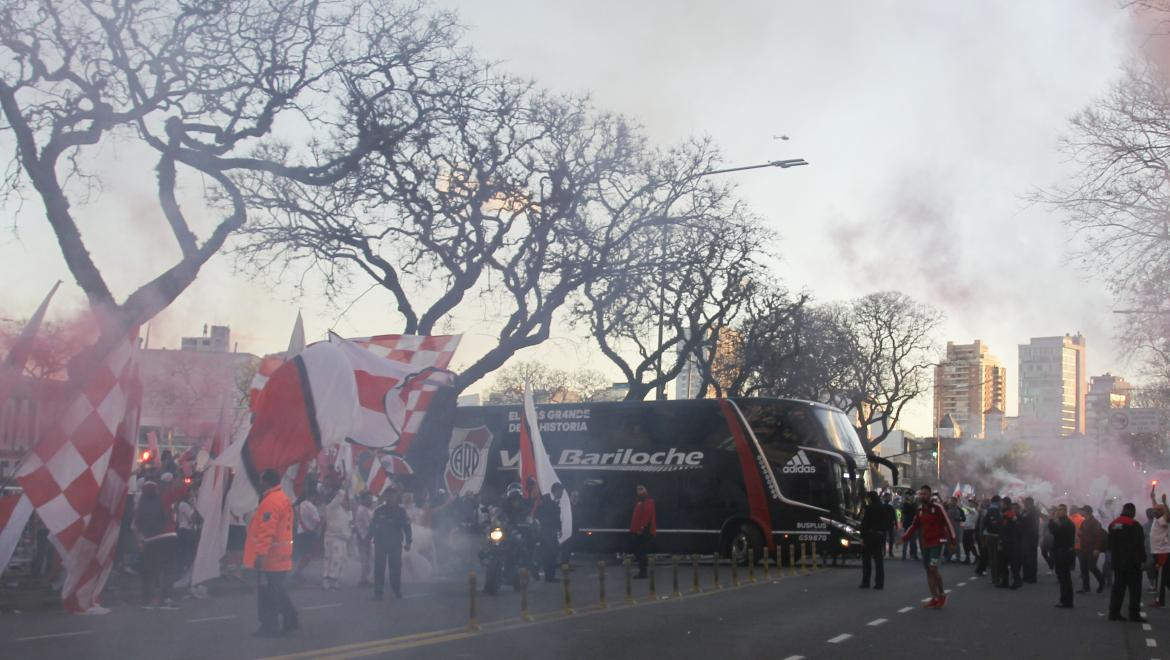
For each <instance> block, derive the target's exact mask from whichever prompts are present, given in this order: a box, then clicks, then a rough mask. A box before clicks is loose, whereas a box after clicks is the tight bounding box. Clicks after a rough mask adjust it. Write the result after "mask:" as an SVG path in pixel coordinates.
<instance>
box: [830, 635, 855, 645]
mask: <svg viewBox="0 0 1170 660" xmlns="http://www.w3.org/2000/svg"><path fill="white" fill-rule="evenodd" d="M850 637H853V635H850V634H849V633H841V634H840V635H837V636H836V637H834V638H833V639H830V640H829V643H830V644H840V643H841V642H843V641H845V640H847V639H849V638H850Z"/></svg>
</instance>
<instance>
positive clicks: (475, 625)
mask: <svg viewBox="0 0 1170 660" xmlns="http://www.w3.org/2000/svg"><path fill="white" fill-rule="evenodd" d="M467 590H468V596H469V597H470V599H471V613H470V616H468V618H467V629H468V630H470V631H472V632H476V631H478V630H479V621H477V620H476V617H475V571H472V572H470V573H468V574H467Z"/></svg>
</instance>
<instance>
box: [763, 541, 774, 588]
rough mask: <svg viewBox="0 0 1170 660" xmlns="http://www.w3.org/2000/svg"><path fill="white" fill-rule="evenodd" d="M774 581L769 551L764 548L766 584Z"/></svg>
mask: <svg viewBox="0 0 1170 660" xmlns="http://www.w3.org/2000/svg"><path fill="white" fill-rule="evenodd" d="M771 581H772V571H771V569H769V568H768V549H767V548H764V582H771Z"/></svg>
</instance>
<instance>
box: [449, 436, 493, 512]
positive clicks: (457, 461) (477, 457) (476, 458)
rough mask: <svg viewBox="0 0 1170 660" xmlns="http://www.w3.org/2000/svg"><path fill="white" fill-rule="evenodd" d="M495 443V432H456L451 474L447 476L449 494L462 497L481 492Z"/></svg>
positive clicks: (450, 458) (452, 450)
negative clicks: (491, 449)
mask: <svg viewBox="0 0 1170 660" xmlns="http://www.w3.org/2000/svg"><path fill="white" fill-rule="evenodd" d="M491 442H492V432H491V431H489V430H488V428H487V427H486V426H477V427H475V428H471V429H461V428H456V429H455V430H454V432H453V433H452V434H451V445H450V448H449V449H450V451H449V454H448V458H447V470H446V473H445V474H444V475H443V479H444V480H445V481H446V482H447V492H448V493H450V494H452V495H455V496H460V495H466V494H470V493H478V492H479V489H480V488H481V487H482V486H483V477H484V474H486V473H487V463H488V455H487V452H488V447H489V446H490V445H491Z"/></svg>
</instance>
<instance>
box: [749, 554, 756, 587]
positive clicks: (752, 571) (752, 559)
mask: <svg viewBox="0 0 1170 660" xmlns="http://www.w3.org/2000/svg"><path fill="white" fill-rule="evenodd" d="M755 581H756V551H755V548H748V582H753V583H754V582H755Z"/></svg>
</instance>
